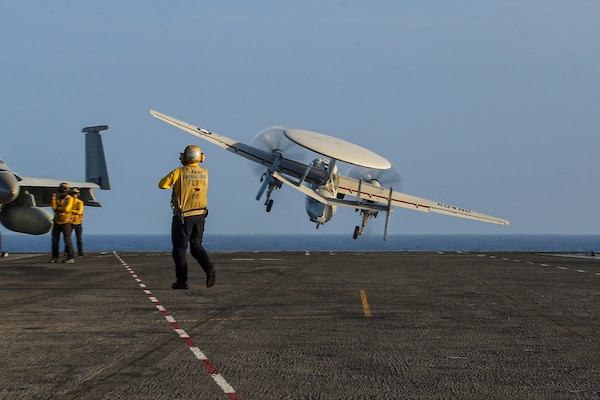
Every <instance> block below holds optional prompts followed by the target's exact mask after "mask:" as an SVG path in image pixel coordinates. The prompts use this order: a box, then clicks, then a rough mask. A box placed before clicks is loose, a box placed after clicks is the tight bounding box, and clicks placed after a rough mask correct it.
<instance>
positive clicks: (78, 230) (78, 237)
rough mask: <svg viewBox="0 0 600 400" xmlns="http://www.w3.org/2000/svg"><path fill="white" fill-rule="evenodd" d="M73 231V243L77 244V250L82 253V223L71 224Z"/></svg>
mask: <svg viewBox="0 0 600 400" xmlns="http://www.w3.org/2000/svg"><path fill="white" fill-rule="evenodd" d="M71 226H72V227H73V232H75V243H76V244H77V252H78V253H79V254H83V224H79V225H71Z"/></svg>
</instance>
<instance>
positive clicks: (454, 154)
mask: <svg viewBox="0 0 600 400" xmlns="http://www.w3.org/2000/svg"><path fill="white" fill-rule="evenodd" d="M599 15H600V2H597V1H591V0H590V1H576V2H565V1H552V0H543V1H542V0H540V1H523V0H515V1H493V2H487V1H486V2H476V1H452V2H448V1H428V2H413V1H396V0H389V1H368V2H366V1H352V0H348V1H321V0H319V1H295V2H290V1H274V0H273V1H261V0H258V1H251V2H250V1H213V2H208V1H191V0H190V1H173V2H166V1H141V0H140V1H107V0H105V1H83V2H80V1H60V0H59V1H19V2H16V1H12V2H2V3H0V35H1V37H2V40H1V41H0V53H1V54H2V68H1V69H0V71H1V73H0V83H1V84H0V87H1V88H2V95H1V96H0V102H1V111H0V113H1V119H2V147H1V148H0V157H1V158H2V159H4V161H5V162H6V163H7V164H8V165H9V166H10V167H11V168H12V169H13V170H14V171H15V172H18V173H20V174H22V175H26V176H41V177H48V178H57V179H74V180H81V179H83V177H84V172H83V165H84V160H83V153H82V149H83V146H84V136H83V134H81V133H80V131H81V128H82V127H84V126H89V125H97V124H108V125H109V126H110V130H109V131H107V132H106V133H105V134H104V145H105V152H106V155H107V159H108V163H109V173H110V178H111V183H112V186H113V189H112V190H111V191H98V192H97V198H98V200H100V201H101V202H102V203H103V204H104V207H103V208H101V209H88V210H87V214H86V222H85V227H86V228H85V229H86V232H88V233H114V232H123V233H168V232H169V226H170V208H169V197H170V194H169V193H168V191H161V190H159V189H158V188H157V182H158V180H159V179H160V178H162V177H163V176H164V175H165V174H166V173H168V172H169V171H170V170H171V169H173V168H174V167H176V166H177V165H178V156H179V152H181V151H182V150H183V148H184V147H185V146H186V145H187V144H192V143H195V144H198V145H200V146H201V147H202V149H203V151H204V152H205V154H206V157H207V161H206V163H205V165H206V166H207V167H208V168H209V170H210V179H211V181H210V194H209V208H210V216H209V218H208V222H207V224H208V225H207V230H208V231H209V232H211V233H226V234H231V233H254V232H257V233H282V234H294V233H310V234H326V233H348V235H351V233H352V230H353V228H354V225H356V224H357V223H358V222H359V217H358V215H357V214H355V213H354V211H353V210H348V209H342V210H338V213H337V215H336V216H335V218H334V219H333V220H332V221H330V222H329V223H328V224H326V225H324V226H322V227H321V228H319V230H318V231H316V230H315V228H314V224H312V223H310V222H309V221H308V218H307V216H306V214H305V212H304V199H303V198H302V196H301V195H299V194H296V193H292V192H291V191H290V190H289V189H286V188H283V189H282V190H280V191H278V193H277V194H276V197H275V206H274V209H273V211H272V212H271V213H270V214H267V213H265V212H264V207H263V205H262V202H260V203H259V202H257V201H256V200H254V196H255V194H256V191H257V190H258V186H259V183H258V175H257V174H255V170H254V168H251V163H249V162H248V161H246V160H244V159H242V158H240V157H236V156H234V155H232V154H230V153H228V152H225V151H223V150H222V149H220V148H218V147H216V146H212V145H210V144H209V143H203V142H200V140H199V139H196V138H194V137H192V136H190V135H188V134H186V133H184V132H183V131H179V130H177V129H175V128H173V127H171V126H169V125H167V124H165V123H163V122H161V121H159V120H156V119H154V118H152V117H151V116H150V115H149V113H148V110H149V109H156V110H158V111H161V112H164V113H166V114H169V115H172V116H175V117H177V118H180V119H183V120H185V121H189V122H191V123H194V124H196V125H199V126H201V127H204V128H207V129H210V130H212V131H215V132H217V133H221V134H223V135H226V136H229V137H232V138H235V139H238V140H240V141H242V142H246V143H249V142H251V140H252V138H253V137H254V135H255V134H256V133H257V132H259V131H261V130H262V129H264V128H267V127H269V126H273V125H283V126H286V127H289V128H298V129H308V130H313V131H318V132H322V133H326V134H329V135H333V136H338V137H341V138H343V139H345V140H348V141H351V142H354V143H357V144H359V145H362V146H365V147H367V148H369V149H371V150H373V151H375V152H377V153H379V154H381V155H382V156H384V157H386V158H388V159H389V160H390V161H391V162H392V163H393V164H394V165H395V166H396V168H397V169H398V170H399V171H400V174H401V176H402V185H401V187H399V188H398V190H400V191H403V192H406V193H409V194H413V195H416V196H420V197H425V198H428V199H431V200H439V201H442V202H444V203H448V204H453V205H457V206H461V207H464V208H468V209H471V210H474V211H480V212H484V213H488V214H492V215H496V216H500V217H503V218H507V219H510V220H511V222H512V224H511V225H510V226H508V227H504V226H496V225H489V224H484V223H480V222H475V221H470V220H463V219H458V218H452V217H447V216H442V215H435V214H424V213H418V212H412V211H408V210H404V209H396V210H395V212H394V213H393V216H392V221H391V225H390V233H391V234H404V233H419V234H420V233H582V234H588V233H598V232H599V230H598V227H599V226H600V213H599V212H598V207H599V206H598V203H599V200H600V195H599V194H600V184H599V182H598V167H599V159H598V151H599V148H600V146H599V144H600V143H599V142H600V134H599V133H600V132H599V128H600V75H599V72H598V71H600V46H599V45H598V43H599V41H600V24H598V16H599ZM1 229H2V230H3V232H6V230H5V229H4V228H1ZM382 232H383V218H378V219H376V220H374V221H371V224H370V234H372V235H381V234H382Z"/></svg>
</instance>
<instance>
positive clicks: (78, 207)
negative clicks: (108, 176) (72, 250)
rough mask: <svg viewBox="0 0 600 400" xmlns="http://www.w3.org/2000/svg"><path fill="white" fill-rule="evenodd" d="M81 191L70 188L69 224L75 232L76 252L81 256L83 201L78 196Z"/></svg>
mask: <svg viewBox="0 0 600 400" xmlns="http://www.w3.org/2000/svg"><path fill="white" fill-rule="evenodd" d="M80 193H81V191H80V190H79V188H73V189H72V190H71V196H72V197H73V208H72V209H71V226H72V229H73V231H74V232H75V239H76V240H75V243H76V244H77V254H78V255H79V256H83V201H82V200H81V199H80V198H79V194H80Z"/></svg>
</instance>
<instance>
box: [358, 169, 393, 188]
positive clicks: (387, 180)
mask: <svg viewBox="0 0 600 400" xmlns="http://www.w3.org/2000/svg"><path fill="white" fill-rule="evenodd" d="M347 176H348V177H349V178H353V179H362V181H363V182H366V183H371V184H373V185H379V186H385V187H390V186H393V187H394V189H397V186H400V182H401V179H400V173H399V172H398V170H397V169H396V168H394V167H392V168H389V169H372V168H364V167H359V166H352V167H350V169H348V173H347Z"/></svg>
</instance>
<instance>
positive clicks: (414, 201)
mask: <svg viewBox="0 0 600 400" xmlns="http://www.w3.org/2000/svg"><path fill="white" fill-rule="evenodd" d="M273 176H275V177H276V178H277V179H279V180H280V181H282V182H283V183H285V184H286V185H288V186H290V187H292V188H294V189H296V190H299V191H301V192H302V193H304V194H306V195H307V196H310V197H312V198H314V199H316V200H319V201H321V202H322V203H325V204H328V205H336V206H342V207H350V208H355V209H364V210H371V211H392V210H393V208H394V207H403V208H408V209H410V210H415V211H421V212H433V213H437V214H446V215H451V216H454V217H460V218H467V219H473V220H477V221H482V222H489V223H493V224H500V225H508V224H509V223H510V222H509V221H508V220H506V219H502V218H498V217H494V216H491V215H487V214H482V213H479V212H475V211H471V210H467V209H465V208H461V207H456V206H451V205H448V204H444V203H441V202H438V201H433V200H427V199H424V198H421V197H416V196H412V195H409V194H406V193H401V192H395V191H393V190H392V189H386V188H382V187H378V186H375V185H371V184H369V183H367V182H362V181H359V180H357V179H353V178H348V177H346V176H343V175H337V174H336V175H333V181H334V184H335V185H336V186H337V189H338V197H337V198H329V197H325V196H323V195H322V194H320V193H318V192H316V191H315V190H313V189H311V188H309V187H307V186H304V185H301V184H299V183H298V182H295V181H293V180H291V179H289V178H287V177H285V176H283V175H282V174H279V173H274V174H273ZM340 194H343V195H344V196H343V198H340V197H342V196H339V195H340ZM346 196H352V197H353V199H346Z"/></svg>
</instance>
